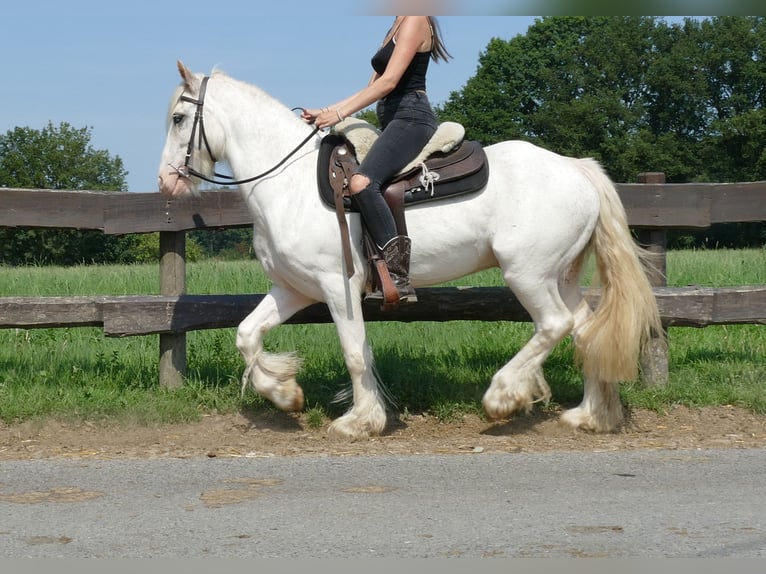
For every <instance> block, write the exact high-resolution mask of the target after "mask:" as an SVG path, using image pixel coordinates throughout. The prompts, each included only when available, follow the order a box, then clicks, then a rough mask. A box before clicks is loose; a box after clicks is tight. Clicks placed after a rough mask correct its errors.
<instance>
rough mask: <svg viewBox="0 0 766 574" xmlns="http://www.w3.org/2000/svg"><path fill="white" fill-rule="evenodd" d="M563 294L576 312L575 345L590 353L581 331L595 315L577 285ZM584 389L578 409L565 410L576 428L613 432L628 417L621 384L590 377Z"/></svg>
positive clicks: (563, 288) (564, 286) (564, 287)
mask: <svg viewBox="0 0 766 574" xmlns="http://www.w3.org/2000/svg"><path fill="white" fill-rule="evenodd" d="M561 295H562V297H563V299H564V301H565V302H566V304H567V306H568V307H569V309H571V310H572V312H573V313H574V327H572V338H573V340H574V344H575V348H577V349H578V352H580V353H583V352H587V349H580V348H579V347H580V345H581V341H580V340H579V338H578V333H579V332H580V330H581V329H582V326H583V325H584V324H585V322H586V321H587V320H588V318H589V317H590V316H591V314H592V311H591V309H590V307H589V306H588V302H587V301H586V300H585V299H584V298H583V296H582V294H581V292H580V288H579V286H578V285H577V284H572V283H563V284H562V285H561ZM583 389H584V390H583V399H582V402H581V403H580V405H579V406H577V407H576V408H573V409H569V410H568V411H566V412H564V414H562V415H561V422H563V423H565V424H567V425H569V426H571V427H573V428H579V429H583V430H589V431H594V432H611V431H614V430H616V429H617V428H619V426H620V424H621V423H622V422H623V419H624V416H623V409H622V403H621V402H620V392H619V387H618V386H617V384H616V383H608V382H605V381H601V380H594V379H592V378H588V377H586V378H585V381H584V384H583Z"/></svg>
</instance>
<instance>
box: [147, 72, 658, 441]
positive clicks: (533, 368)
mask: <svg viewBox="0 0 766 574" xmlns="http://www.w3.org/2000/svg"><path fill="white" fill-rule="evenodd" d="M178 69H179V72H180V74H181V79H182V82H181V84H180V85H179V86H178V88H177V90H176V91H175V93H174V94H173V96H172V99H171V101H170V108H169V113H168V133H167V140H166V143H165V148H164V150H163V152H162V160H161V164H160V171H159V187H160V190H161V191H162V193H164V194H166V195H169V196H173V197H178V196H182V195H184V194H187V193H190V192H192V193H193V192H194V191H196V189H197V186H198V184H199V183H200V182H199V179H200V177H199V176H200V175H202V176H203V177H212V174H213V173H214V171H213V168H214V165H215V163H216V161H226V162H227V163H228V165H229V167H230V169H231V172H232V174H233V176H234V177H235V178H237V179H248V178H250V176H254V174H261V176H259V177H253V178H251V179H252V181H249V182H245V183H241V184H239V188H240V190H241V193H242V194H243V196H244V198H245V200H246V202H247V205H248V206H249V209H250V211H251V212H252V217H253V220H254V247H255V253H256V255H257V257H258V260H259V261H260V263H261V264H262V265H263V268H264V269H265V271H266V273H267V274H268V276H269V277H270V279H271V281H272V283H273V287H272V288H271V289H270V290H269V292H268V293H267V294H266V296H265V297H264V298H263V300H262V301H261V303H260V304H259V305H258V306H257V308H256V309H255V310H254V311H252V312H251V313H250V314H249V315H248V316H247V317H246V318H245V319H244V320H243V321H242V323H241V324H240V325H239V327H238V330H237V343H236V344H237V348H238V349H239V351H240V352H241V353H242V356H243V358H244V361H245V365H246V369H245V373H244V375H243V379H242V384H243V390H244V389H245V388H246V387H247V386H249V385H252V387H253V388H254V389H255V390H256V391H257V392H258V393H260V394H261V395H263V396H265V397H267V398H269V399H270V400H271V401H273V402H274V403H275V404H276V405H277V406H278V407H279V408H281V409H284V410H300V409H302V407H303V391H302V390H301V388H300V386H299V385H298V384H297V382H296V380H295V375H296V373H297V371H298V369H299V367H300V361H299V359H298V358H297V356H296V355H295V354H294V353H285V354H271V353H267V352H265V351H264V348H263V338H264V335H265V334H266V333H267V332H268V331H269V330H271V329H273V328H274V327H276V326H278V325H280V324H282V323H283V322H285V321H286V320H287V319H289V318H290V317H291V316H292V315H293V314H294V313H296V312H297V311H300V310H301V309H303V308H305V307H307V306H309V305H312V304H314V303H316V302H320V301H321V302H325V303H326V304H327V306H328V308H329V310H330V313H331V314H332V318H333V320H334V322H335V325H336V328H337V331H338V336H339V338H340V343H341V345H342V348H343V354H344V358H345V362H346V366H347V369H348V372H349V375H350V378H351V384H352V391H353V403H352V406H351V407H350V408H349V410H348V411H347V412H346V413H345V414H343V415H342V416H340V417H339V418H337V419H336V420H334V421H333V422H332V424H331V427H330V430H331V432H334V433H337V434H339V435H342V436H346V437H350V438H362V437H368V436H371V435H376V434H380V433H381V432H383V430H384V427H385V426H386V400H385V395H384V391H383V388H382V387H381V385H380V384H379V381H378V379H377V377H376V371H375V369H374V365H373V353H372V351H371V349H370V346H369V344H368V342H367V338H366V335H365V324H364V321H363V317H362V298H361V294H362V291H363V289H364V285H365V281H366V278H367V274H368V273H369V269H368V263H367V260H366V258H365V256H364V254H363V252H362V251H363V250H362V238H361V237H362V228H361V223H360V219H359V215H358V214H356V213H352V214H349V215H347V218H348V221H349V229H350V234H351V238H352V244H353V245H352V247H353V265H354V271H355V273H353V275H351V277H349V275H350V273H347V272H346V271H347V269H345V265H344V259H343V257H342V248H341V241H340V233H339V228H338V221H337V219H336V214H335V212H334V211H333V210H332V209H330V208H328V207H327V206H326V205H325V204H323V203H322V201H321V200H320V197H319V193H318V190H317V156H318V149H319V143H320V140H321V138H322V137H323V133H321V132H319V133H317V132H316V130H314V129H313V128H312V127H311V126H309V125H307V124H306V123H305V122H303V121H302V120H301V119H300V118H299V117H298V116H297V114H296V113H294V112H293V111H292V110H290V108H288V107H287V106H285V105H283V104H282V103H280V102H279V101H277V100H276V99H274V98H273V97H271V96H269V95H268V94H266V93H265V92H264V91H262V90H261V89H259V88H258V87H256V86H254V85H251V84H248V83H245V82H242V81H239V80H236V79H233V78H232V77H230V76H228V75H226V74H224V73H222V72H220V71H215V72H214V73H213V74H212V75H211V76H210V77H209V78H206V77H203V75H202V74H197V73H192V72H191V71H190V70H189V69H188V68H186V67H185V66H184V65H183V63H182V62H178ZM205 89H206V90H207V92H206V93H205ZM200 91H202V93H200ZM203 103H204V107H203ZM195 115H196V119H195ZM301 142H303V143H301ZM291 152H293V153H292V154H291ZM486 154H487V158H488V161H489V164H490V171H489V173H490V176H489V181H488V183H487V185H486V187H485V189H483V190H482V191H481V192H479V193H477V194H474V195H470V196H460V197H457V198H448V199H446V200H442V201H439V202H433V203H427V204H425V205H416V206H413V207H411V208H408V210H407V226H408V229H409V235H410V237H411V238H412V260H411V272H410V274H411V279H412V282H413V285H414V286H415V287H419V286H426V285H433V284H438V283H442V282H444V281H448V280H451V279H455V278H458V277H461V276H464V275H467V274H469V273H473V272H475V271H479V270H482V269H487V268H490V267H499V268H500V269H501V271H502V274H503V277H504V279H505V281H506V283H507V284H508V287H509V288H510V289H511V291H512V292H513V293H514V295H515V296H516V297H517V298H518V300H519V301H520V302H521V304H522V305H523V306H524V307H525V309H526V310H527V311H528V313H529V315H530V316H531V318H532V320H533V321H534V335H533V336H532V337H531V339H530V340H529V341H528V342H527V343H526V344H525V345H524V347H523V348H522V349H521V350H520V351H519V352H518V353H517V354H516V355H515V356H513V357H512V358H511V359H510V360H509V361H508V363H506V364H505V365H504V366H503V367H502V368H501V369H500V370H499V371H498V372H497V373H496V374H495V375H494V376H493V378H492V381H491V384H490V385H489V388H488V389H487V390H486V392H485V394H484V397H483V399H482V404H483V407H484V410H485V412H486V414H487V416H488V417H489V418H491V419H502V418H506V417H509V416H510V415H511V414H513V413H515V412H517V411H528V410H529V409H531V408H532V406H533V405H534V403H536V402H539V401H547V400H548V399H549V398H550V395H551V392H550V388H549V386H548V384H547V382H546V381H545V378H544V377H543V369H542V365H543V362H544V361H545V359H546V357H548V355H549V354H550V352H551V351H552V350H553V348H554V347H555V346H556V344H557V343H558V342H559V341H561V340H562V338H564V337H565V336H567V335H572V337H573V340H574V344H575V349H576V355H577V360H578V363H580V364H581V366H582V369H583V375H584V395H583V400H582V402H581V404H580V405H579V406H577V407H576V408H573V409H571V410H568V411H566V412H564V414H563V415H562V420H563V421H564V422H565V423H567V424H568V425H571V426H572V427H576V428H583V429H588V430H592V431H596V432H608V431H613V430H615V429H617V428H618V427H619V425H620V424H621V422H622V420H623V412H622V405H621V403H620V397H619V389H618V383H619V382H620V381H626V380H633V379H635V378H636V377H637V376H638V370H639V367H638V364H639V356H640V351H641V347H642V345H643V344H644V343H646V342H647V341H648V340H649V339H650V338H651V337H654V336H661V333H662V325H661V322H660V317H659V313H658V308H657V304H656V301H655V298H654V294H653V292H652V289H651V286H650V284H649V281H648V279H647V276H646V273H645V267H646V262H647V260H646V257H647V255H648V254H647V252H646V251H645V250H643V249H641V248H640V247H639V246H638V245H636V244H635V242H634V241H633V239H632V237H631V235H630V232H629V229H628V225H627V220H626V215H625V211H624V208H623V206H622V204H621V202H620V199H619V196H618V195H617V193H616V191H615V187H614V185H613V184H612V182H611V181H610V180H609V178H608V177H607V176H606V175H605V173H604V172H603V170H602V169H601V167H600V166H599V164H598V163H597V162H596V161H594V160H592V159H576V158H569V157H563V156H561V155H557V154H555V153H552V152H550V151H546V150H544V149H542V148H540V147H536V146H535V145H532V144H530V143H526V142H522V141H506V142H502V143H498V144H494V145H491V146H488V147H487V148H486ZM590 252H592V253H593V254H594V255H595V259H596V263H597V268H598V271H599V275H600V281H601V285H602V294H601V298H600V302H599V304H598V306H597V308H596V309H595V310H593V311H592V310H591V309H590V307H589V305H588V304H587V302H586V301H585V299H584V298H583V295H582V293H581V288H580V275H581V269H582V267H583V262H584V259H585V258H586V256H587V255H588V254H589V253H590Z"/></svg>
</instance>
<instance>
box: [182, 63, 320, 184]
mask: <svg viewBox="0 0 766 574" xmlns="http://www.w3.org/2000/svg"><path fill="white" fill-rule="evenodd" d="M209 79H210V76H205V77H204V78H202V83H201V84H200V87H199V96H198V97H197V99H196V100H195V99H194V98H192V97H190V96H186V95H183V94H182V95H181V100H182V101H184V102H189V103H190V104H194V105H195V106H196V107H197V109H196V111H195V112H194V123H193V124H192V131H191V136H189V143H188V145H187V146H186V159H185V160H184V165H183V167H176V166H174V165H172V164H168V165H169V166H170V168H171V169H174V170H175V171H176V173H177V174H178V175H180V176H181V177H187V178H188V177H189V176H194V177H197V178H199V179H201V180H204V181H207V182H208V183H214V184H216V185H240V184H243V183H250V182H251V181H256V180H258V179H261V178H263V177H266V176H267V175H269V174H270V173H272V172H273V171H275V170H277V169H278V168H280V167H281V166H282V165H284V163H285V162H286V161H287V160H288V159H290V158H291V157H292V156H293V155H295V153H296V152H297V151H298V150H299V149H301V148H302V147H303V145H304V144H305V143H306V142H307V141H309V140H310V139H311V138H313V137H314V136H315V135H316V133H317V132H318V131H319V128H314V130H313V131H312V132H311V133H310V134H309V135H308V136H307V137H306V139H304V140H303V141H302V142H301V143H299V144H298V145H297V146H296V147H295V149H293V151H291V152H290V153H289V154H287V155H286V156H285V157H284V158H283V159H282V160H281V161H280V162H279V163H278V164H277V165H275V166H274V167H272V168H271V169H268V170H266V171H264V172H263V173H260V174H258V175H254V176H253V177H248V178H247V179H238V180H235V179H234V178H233V177H231V176H230V175H224V174H221V173H218V172H213V175H214V176H215V177H220V178H223V179H224V181H220V180H217V179H215V178H210V177H207V176H206V175H204V174H202V173H200V172H198V171H197V170H195V169H194V168H193V167H192V166H191V157H192V151H193V150H194V138H195V136H196V137H197V149H198V150H201V149H202V144H203V142H204V144H205V150H206V151H207V153H208V155H209V156H210V159H212V160H213V163H217V162H218V160H217V159H216V158H215V156H214V155H213V152H212V151H211V150H210V144H209V143H208V141H207V134H206V133H205V119H204V116H203V114H202V110H203V108H204V106H205V92H206V91H207V81H208V80H209ZM198 127H199V133H197V128H198Z"/></svg>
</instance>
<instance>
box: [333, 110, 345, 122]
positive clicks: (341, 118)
mask: <svg viewBox="0 0 766 574" xmlns="http://www.w3.org/2000/svg"><path fill="white" fill-rule="evenodd" d="M335 113H336V114H338V121H339V122H342V121H343V116H342V115H340V108H335Z"/></svg>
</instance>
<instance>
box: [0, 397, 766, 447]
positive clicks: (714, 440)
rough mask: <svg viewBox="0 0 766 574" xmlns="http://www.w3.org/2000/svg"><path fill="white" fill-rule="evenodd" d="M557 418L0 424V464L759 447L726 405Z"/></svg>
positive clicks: (764, 434) (763, 435)
mask: <svg viewBox="0 0 766 574" xmlns="http://www.w3.org/2000/svg"><path fill="white" fill-rule="evenodd" d="M559 414H560V413H557V412H537V413H532V414H530V415H521V416H516V417H514V418H513V419H512V420H509V421H501V422H492V423H490V422H487V421H485V420H483V419H482V418H481V417H479V416H475V415H470V416H465V417H463V418H462V419H461V420H458V421H450V422H440V421H438V420H436V419H434V418H432V417H429V416H423V415H416V416H408V417H398V418H397V417H391V419H392V420H390V422H389V427H388V428H387V429H386V432H385V433H384V435H383V436H379V437H374V438H370V439H366V440H360V441H348V440H341V439H337V438H333V437H330V436H328V433H327V424H325V425H324V426H322V427H321V428H311V427H310V426H309V425H307V423H306V420H305V418H304V415H301V414H282V413H266V414H261V415H257V416H254V417H247V416H245V415H242V414H231V415H208V416H204V417H203V419H202V420H201V421H199V422H194V423H188V424H186V423H185V424H173V425H165V426H151V427H148V426H142V425H130V424H125V423H122V424H116V423H103V424H98V423H83V422H78V423H72V422H61V421H55V420H46V421H35V422H25V423H20V424H4V423H0V460H13V459H47V458H62V457H67V458H110V459H113V458H159V457H172V458H192V457H271V456H305V455H313V456H343V455H346V456H348V455H376V454H427V453H455V454H457V453H480V452H547V451H582V450H590V451H610V450H636V449H696V448H764V447H766V415H758V414H753V413H751V412H749V411H746V410H743V409H739V408H735V407H731V406H723V407H708V408H701V409H690V408H686V407H676V408H673V409H672V410H670V411H669V412H666V413H661V414H658V413H655V412H652V411H646V410H634V411H633V412H631V413H630V414H629V417H628V421H627V423H626V424H625V426H624V427H623V428H622V429H621V430H620V431H619V432H616V433H610V434H592V433H587V432H582V431H574V430H572V429H569V428H567V427H564V426H563V425H562V424H560V423H559V422H558V415H559ZM328 422H329V421H328Z"/></svg>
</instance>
